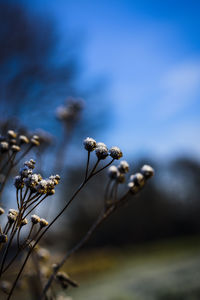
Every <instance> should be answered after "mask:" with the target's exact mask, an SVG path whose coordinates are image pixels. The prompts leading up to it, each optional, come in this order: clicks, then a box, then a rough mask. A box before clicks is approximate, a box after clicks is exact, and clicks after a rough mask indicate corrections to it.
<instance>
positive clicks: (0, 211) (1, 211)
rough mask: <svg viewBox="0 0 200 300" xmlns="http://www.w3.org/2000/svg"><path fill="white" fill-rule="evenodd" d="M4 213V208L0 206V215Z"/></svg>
mask: <svg viewBox="0 0 200 300" xmlns="http://www.w3.org/2000/svg"><path fill="white" fill-rule="evenodd" d="M4 213H5V211H4V209H3V208H2V207H0V215H3V214H4Z"/></svg>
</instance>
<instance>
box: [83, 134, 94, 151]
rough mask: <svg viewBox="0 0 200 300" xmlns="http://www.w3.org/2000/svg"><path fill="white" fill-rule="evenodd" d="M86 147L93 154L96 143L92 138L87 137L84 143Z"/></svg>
mask: <svg viewBox="0 0 200 300" xmlns="http://www.w3.org/2000/svg"><path fill="white" fill-rule="evenodd" d="M83 144H84V147H85V149H86V150H87V151H89V152H91V151H93V150H94V149H95V148H96V141H95V140H94V139H92V138H90V137H87V138H86V139H85V140H84V141H83Z"/></svg>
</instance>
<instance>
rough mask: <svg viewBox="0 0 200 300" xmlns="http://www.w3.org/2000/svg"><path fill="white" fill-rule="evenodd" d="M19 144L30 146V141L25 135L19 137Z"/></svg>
mask: <svg viewBox="0 0 200 300" xmlns="http://www.w3.org/2000/svg"><path fill="white" fill-rule="evenodd" d="M19 143H20V144H28V143H29V139H28V138H27V136H25V135H20V136H19Z"/></svg>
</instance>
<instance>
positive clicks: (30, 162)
mask: <svg viewBox="0 0 200 300" xmlns="http://www.w3.org/2000/svg"><path fill="white" fill-rule="evenodd" d="M24 166H26V167H27V168H29V169H34V168H35V161H34V160H33V159H30V160H28V161H25V163H24Z"/></svg>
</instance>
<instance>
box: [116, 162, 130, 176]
mask: <svg viewBox="0 0 200 300" xmlns="http://www.w3.org/2000/svg"><path fill="white" fill-rule="evenodd" d="M118 170H119V172H120V173H123V174H124V173H128V171H129V164H128V163H127V161H125V160H122V161H121V162H120V164H119V166H118Z"/></svg>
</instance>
